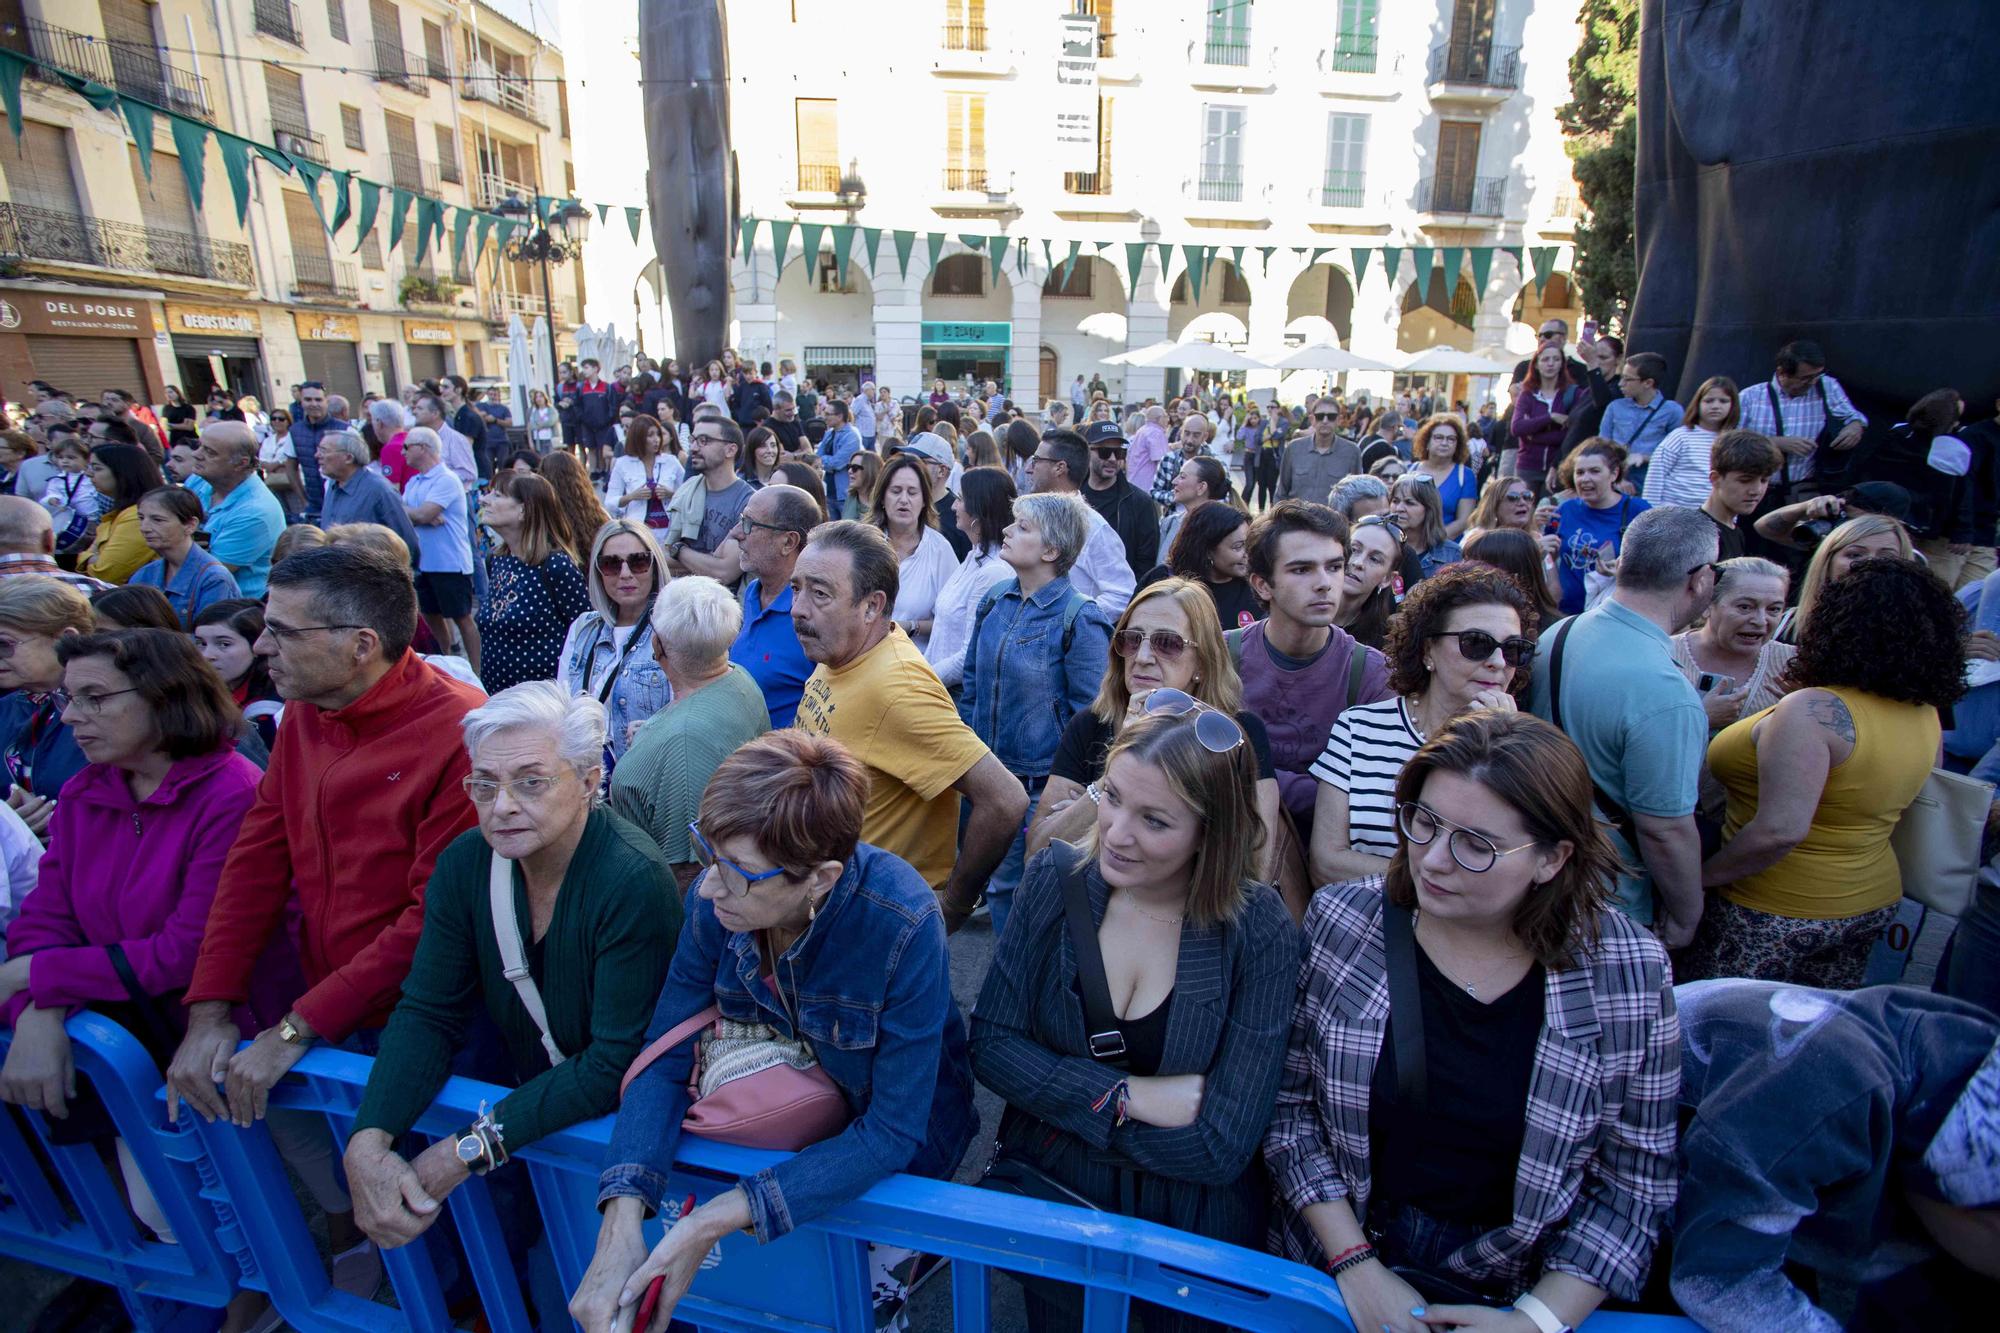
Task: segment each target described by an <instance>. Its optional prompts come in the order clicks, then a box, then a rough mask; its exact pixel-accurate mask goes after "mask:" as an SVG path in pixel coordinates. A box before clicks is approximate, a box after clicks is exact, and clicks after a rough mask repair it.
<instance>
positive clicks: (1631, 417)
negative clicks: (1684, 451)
mask: <svg viewBox="0 0 2000 1333" xmlns="http://www.w3.org/2000/svg"><path fill="white" fill-rule="evenodd" d="M1666 377H1667V360H1666V358H1665V357H1663V356H1660V355H1659V354H1658V353H1655V352H1634V353H1632V355H1630V356H1628V357H1626V358H1625V369H1624V370H1623V371H1621V372H1620V373H1619V376H1618V391H1619V393H1620V394H1622V395H1623V396H1622V397H1620V398H1618V399H1616V400H1614V401H1613V402H1611V403H1609V404H1607V405H1606V406H1605V408H1604V419H1603V420H1602V421H1600V422H1599V423H1598V425H1597V433H1598V434H1599V435H1602V436H1603V437H1604V438H1605V439H1607V440H1616V441H1617V442H1618V443H1619V444H1622V445H1624V446H1625V453H1626V461H1627V465H1628V466H1630V467H1638V466H1639V465H1641V464H1643V463H1644V462H1645V461H1646V460H1647V459H1648V458H1651V457H1652V455H1653V450H1654V449H1655V448H1657V447H1658V446H1659V443H1660V441H1661V440H1664V439H1666V438H1667V432H1668V431H1671V430H1674V429H1676V428H1678V427H1679V426H1680V425H1681V417H1682V416H1683V415H1685V414H1684V413H1683V411H1682V409H1681V405H1680V404H1679V403H1677V402H1675V401H1674V400H1673V399H1671V398H1669V397H1667V396H1666V394H1664V393H1662V392H1660V384H1661V382H1662V381H1663V380H1665V379H1666Z"/></svg>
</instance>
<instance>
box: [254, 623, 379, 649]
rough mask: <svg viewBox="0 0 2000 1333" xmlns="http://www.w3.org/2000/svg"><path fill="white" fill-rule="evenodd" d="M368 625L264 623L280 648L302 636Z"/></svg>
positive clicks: (265, 628)
mask: <svg viewBox="0 0 2000 1333" xmlns="http://www.w3.org/2000/svg"><path fill="white" fill-rule="evenodd" d="M367 628H368V627H367V626H366V625H280V624H279V623H278V622H277V621H275V620H266V621H265V622H264V631H265V632H266V633H267V634H269V635H270V636H271V637H272V638H273V639H275V640H276V641H277V644H278V646H279V647H280V648H282V647H284V646H285V645H286V644H288V643H293V642H295V641H296V640H297V639H298V637H299V636H300V635H301V634H320V633H325V632H328V631H331V630H337V629H367Z"/></svg>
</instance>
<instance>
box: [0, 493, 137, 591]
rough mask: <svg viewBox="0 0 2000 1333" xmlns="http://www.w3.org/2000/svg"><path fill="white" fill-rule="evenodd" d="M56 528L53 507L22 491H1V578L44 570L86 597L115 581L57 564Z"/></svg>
mask: <svg viewBox="0 0 2000 1333" xmlns="http://www.w3.org/2000/svg"><path fill="white" fill-rule="evenodd" d="M55 554H56V529H55V523H54V521H53V520H51V519H50V517H49V511H48V510H46V509H44V508H42V507H41V506H40V505H38V504H36V503H35V502H34V501H33V500H29V499H24V498H23V497H21V496H18V495H0V578H4V577H5V576H7V575H9V574H40V575H41V576H43V577H44V578H51V579H60V580H62V581H63V582H64V583H67V584H69V585H70V587H72V588H75V589H76V590H77V591H78V592H80V593H82V594H83V595H84V596H85V597H88V596H90V595H91V594H92V593H94V592H102V591H103V590H104V589H106V588H108V587H110V586H111V585H110V584H108V583H105V582H103V581H102V580H99V579H94V578H92V577H90V575H88V574H77V573H73V572H71V571H70V570H67V569H64V568H62V567H61V566H59V565H57V564H56V561H55Z"/></svg>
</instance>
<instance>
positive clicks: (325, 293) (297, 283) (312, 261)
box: [292, 254, 361, 304]
mask: <svg viewBox="0 0 2000 1333" xmlns="http://www.w3.org/2000/svg"><path fill="white" fill-rule="evenodd" d="M292 295H293V296H295V297H297V298H298V299H300V300H302V301H333V302H340V303H343V304H351V303H353V302H357V301H359V300H360V299H361V280H360V277H359V274H358V273H357V271H356V269H355V267H354V265H352V264H336V263H334V262H333V261H332V260H331V259H329V258H327V257H326V256H325V255H310V254H307V255H301V254H295V255H293V256H292Z"/></svg>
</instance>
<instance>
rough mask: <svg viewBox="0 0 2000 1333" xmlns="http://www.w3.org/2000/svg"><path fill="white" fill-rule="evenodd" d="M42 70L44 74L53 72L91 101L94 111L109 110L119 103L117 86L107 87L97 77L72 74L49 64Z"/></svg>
mask: <svg viewBox="0 0 2000 1333" xmlns="http://www.w3.org/2000/svg"><path fill="white" fill-rule="evenodd" d="M42 72H43V73H44V74H49V73H53V74H54V75H55V76H56V80H57V82H59V83H61V84H62V86H63V87H65V88H67V89H69V90H70V91H71V92H73V93H75V94H76V95H77V96H78V97H81V98H82V99H83V100H84V101H86V102H88V103H90V106H91V109H92V110H93V111H109V110H110V109H111V108H112V107H114V106H117V105H118V91H117V90H116V89H115V88H107V87H105V86H104V85H103V84H101V83H99V82H98V81H97V80H95V79H87V78H84V77H83V76H82V75H80V74H71V73H69V72H68V71H66V70H57V69H53V68H52V67H51V66H48V65H44V66H42Z"/></svg>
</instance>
